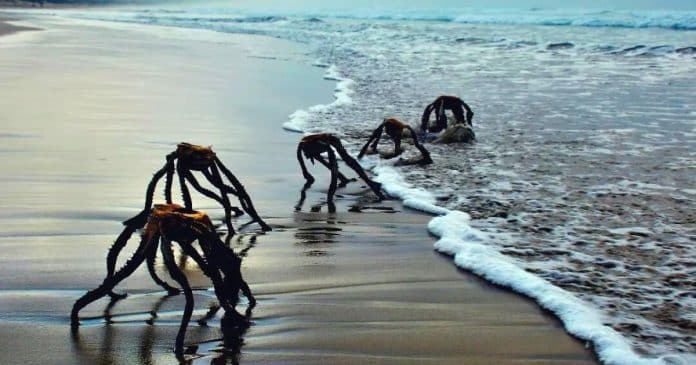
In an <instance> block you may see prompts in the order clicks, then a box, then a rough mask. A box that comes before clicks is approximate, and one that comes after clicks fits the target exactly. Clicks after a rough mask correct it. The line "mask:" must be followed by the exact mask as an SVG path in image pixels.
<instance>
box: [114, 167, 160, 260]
mask: <svg viewBox="0 0 696 365" xmlns="http://www.w3.org/2000/svg"><path fill="white" fill-rule="evenodd" d="M169 163H170V162H167V163H166V164H165V165H164V166H163V167H162V168H161V169H159V170H158V171H157V172H155V175H154V176H153V177H152V180H150V184H148V186H147V192H146V193H145V206H144V208H143V210H142V211H141V212H140V213H139V214H138V215H136V216H135V217H133V218H131V219H129V220H127V221H125V222H123V224H124V225H126V226H131V225H134V226H136V227H138V228H140V227H143V226H145V222H147V216H148V214H150V209H152V196H153V194H154V193H155V188H156V187H157V182H158V181H159V180H160V179H161V178H162V176H164V174H165V173H166V172H167V169H168V168H169ZM117 255H118V254H117Z"/></svg>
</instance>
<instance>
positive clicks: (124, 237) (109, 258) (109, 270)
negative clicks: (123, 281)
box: [106, 222, 142, 299]
mask: <svg viewBox="0 0 696 365" xmlns="http://www.w3.org/2000/svg"><path fill="white" fill-rule="evenodd" d="M135 223H138V222H134V223H132V224H130V225H127V226H126V227H125V228H123V231H122V232H121V234H120V235H119V236H118V238H116V241H114V244H113V245H112V246H111V248H109V252H108V253H107V254H106V277H107V278H108V277H111V276H113V275H114V271H116V260H117V259H118V254H119V253H120V252H121V250H122V249H123V247H125V246H126V243H128V240H129V239H130V238H131V236H132V235H133V233H135V231H137V230H138V229H140V228H142V226H137V225H136V224H135ZM126 295H127V294H126V293H123V294H117V293H114V292H113V290H109V296H110V297H111V298H114V299H123V298H125V297H126Z"/></svg>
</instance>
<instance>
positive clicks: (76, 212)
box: [0, 16, 597, 364]
mask: <svg viewBox="0 0 696 365" xmlns="http://www.w3.org/2000/svg"><path fill="white" fill-rule="evenodd" d="M12 17H13V18H14V16H12ZM0 19H1V16H0ZM0 24H2V22H1V21H0ZM22 24H31V26H33V27H36V28H40V29H42V30H40V31H31V32H29V31H27V32H19V33H14V34H9V35H5V36H3V37H2V38H0V84H2V85H3V88H2V89H0V123H1V125H2V130H0V139H2V145H3V146H2V148H0V153H2V158H0V169H2V171H4V174H3V176H2V177H0V179H2V186H3V189H2V193H0V204H1V205H2V206H1V209H0V212H2V213H0V248H2V250H3V255H2V256H1V257H0V344H2V351H0V363H2V364H26V363H42V364H134V363H139V364H169V363H174V362H176V360H175V357H174V354H173V352H172V347H173V344H174V338H175V337H176V331H177V330H178V325H179V319H180V315H181V312H182V310H183V303H184V299H183V296H174V297H169V298H165V297H164V292H163V291H162V290H161V289H160V288H159V287H157V286H156V285H155V284H154V283H153V282H152V280H151V279H150V278H149V276H148V274H147V273H146V270H145V269H143V268H141V269H139V270H138V271H137V272H136V274H134V275H133V276H132V277H130V278H128V279H127V280H125V281H124V283H123V284H121V285H119V287H118V288H117V289H118V290H121V291H126V292H128V293H130V295H129V297H127V298H126V299H124V300H122V301H119V302H117V303H116V305H115V306H113V307H112V308H110V310H109V313H108V315H105V314H104V313H103V311H104V308H105V306H106V304H107V302H106V301H105V300H100V301H98V302H96V303H94V304H92V305H90V306H89V307H87V308H86V309H85V310H83V311H82V312H81V316H82V318H83V321H82V326H80V328H79V330H78V332H77V333H76V334H73V335H71V333H70V326H69V311H70V308H71V305H72V303H73V302H74V301H75V300H76V299H77V298H78V297H79V296H80V295H81V294H82V293H84V291H85V290H87V289H91V288H93V287H95V286H96V285H97V284H99V283H100V282H101V280H102V278H103V275H104V273H105V260H104V258H105V255H106V251H107V250H108V247H110V245H111V244H112V242H113V240H114V239H115V238H116V236H117V235H118V233H119V232H120V231H121V229H122V225H121V221H123V220H125V219H127V218H129V217H131V216H133V215H134V214H135V213H137V212H138V211H139V209H141V206H142V203H143V198H144V194H145V187H146V185H147V183H148V182H149V181H150V179H151V177H152V174H153V173H154V172H155V171H157V170H158V169H159V168H161V167H162V165H163V164H164V156H165V155H166V154H168V153H169V152H171V151H172V150H174V149H175V146H176V144H177V143H178V142H182V141H186V142H191V143H196V144H201V145H212V146H213V149H214V150H215V151H216V153H217V155H218V156H219V157H220V159H221V160H222V161H223V162H224V163H225V164H226V165H227V166H228V167H229V168H230V169H231V170H232V171H233V172H234V173H235V174H236V175H237V177H238V178H239V179H240V180H241V182H242V183H243V184H244V185H245V186H246V188H247V190H248V192H249V194H250V195H251V197H252V199H253V200H254V204H255V206H256V209H257V210H258V211H259V213H260V214H261V216H262V217H263V218H264V219H265V220H266V221H267V222H268V223H269V224H270V225H271V226H272V227H273V231H271V232H266V233H264V232H261V231H260V229H259V227H258V226H257V225H253V224H252V225H249V226H247V227H245V228H244V229H242V230H241V231H240V233H239V234H238V235H236V236H235V237H233V239H232V240H231V247H232V248H233V249H234V250H235V251H236V252H245V257H244V261H243V266H242V268H243V274H244V276H245V279H246V280H247V281H248V282H249V284H250V286H251V290H252V291H253V292H254V295H255V296H256V298H257V300H258V304H257V306H256V308H255V309H254V310H253V315H252V322H253V325H252V326H251V327H250V328H249V329H248V330H246V331H244V332H242V333H230V332H226V333H225V335H224V336H223V334H222V333H221V331H220V321H219V317H218V318H217V319H214V320H212V321H210V322H209V325H208V326H205V327H204V326H199V325H197V324H196V323H195V321H192V324H191V325H190V327H189V329H188V333H187V339H186V344H187V345H196V346H198V349H197V354H196V355H195V356H192V357H191V358H190V360H191V362H192V363H194V364H199V363H201V364H202V363H235V361H237V360H239V362H240V363H274V364H277V363H282V364H327V363H332V364H354V363H362V364H428V363H431V364H464V363H466V364H594V363H597V359H596V357H595V355H594V354H593V353H592V351H591V349H590V348H588V346H586V344H585V343H583V342H582V341H579V340H576V339H574V338H573V337H571V336H570V335H568V334H567V333H566V332H565V331H564V329H563V326H562V324H561V323H560V322H559V321H558V320H557V319H556V318H554V317H553V316H552V315H551V314H549V313H547V312H544V311H543V310H542V309H540V308H539V306H538V305H537V304H535V303H534V302H532V301H530V300H528V299H525V298H523V297H521V296H519V295H517V294H514V293H511V292H510V291H508V290H505V289H502V288H499V287H496V286H494V285H492V284H488V283H486V282H484V281H482V280H480V279H478V278H476V277H474V276H473V275H470V274H467V273H466V272H463V271H461V270H458V269H457V268H456V267H455V266H453V265H452V264H451V262H450V261H451V260H450V259H449V258H448V257H447V256H443V255H441V254H439V253H437V252H435V251H433V242H434V241H435V238H434V237H432V236H431V235H430V234H429V233H428V231H427V229H426V225H427V222H428V221H429V220H430V219H431V218H432V217H431V216H430V215H427V214H423V213H418V212H416V211H413V210H410V209H408V208H405V207H404V206H403V205H402V204H401V203H400V202H399V201H398V200H388V201H384V202H376V201H374V199H373V197H372V196H371V195H370V193H369V192H368V191H367V190H366V188H365V185H364V184H362V183H361V182H354V183H351V184H350V185H349V186H348V187H347V188H345V189H340V190H339V191H338V196H337V201H336V203H337V204H336V205H337V212H336V213H328V212H327V209H326V206H322V205H321V203H322V202H324V200H325V194H326V188H327V185H328V178H327V176H328V173H327V172H326V170H324V171H322V168H321V166H319V165H316V166H311V165H310V169H311V170H312V172H313V174H315V176H317V182H316V183H315V184H314V186H313V187H312V188H311V189H310V190H309V191H308V196H307V199H306V201H305V204H304V207H303V209H302V210H301V211H299V212H296V211H295V209H294V206H295V204H296V203H297V201H298V199H299V193H300V189H301V187H302V184H303V183H304V181H303V179H302V175H301V173H300V171H299V166H298V165H297V162H296V160H295V148H296V143H297V141H298V140H299V138H300V136H301V134H297V133H291V132H288V131H286V130H283V129H282V125H283V123H284V122H285V121H286V120H287V118H288V115H290V114H291V113H292V112H293V111H295V110H297V109H299V108H303V107H307V106H309V105H315V104H329V103H331V102H332V101H333V96H332V94H333V91H334V87H335V81H327V80H323V79H322V75H323V74H324V72H325V70H324V69H322V68H317V67H311V66H309V65H310V64H311V63H312V60H311V59H308V56H307V54H308V51H307V50H306V49H305V48H303V46H302V45H300V44H297V43H294V42H289V41H285V40H280V39H275V38H270V37H264V36H258V35H240V34H223V33H215V32H211V31H206V30H193V29H182V28H167V27H156V26H140V25H132V24H116V23H106V22H97V21H88V20H65V19H62V18H54V17H50V16H44V17H36V18H31V17H30V18H28V19H25V20H24V22H23V23H22ZM5 27H6V26H3V28H2V29H7V28H5ZM30 33H31V34H30ZM20 35H21V37H20ZM17 37H20V38H17ZM342 170H344V173H347V172H348V171H349V170H348V169H347V167H345V166H343V167H342ZM351 175H352V174H351ZM161 185H162V184H161ZM161 185H160V186H161ZM175 196H178V195H175ZM156 198H157V199H159V200H160V201H161V200H163V196H162V194H161V189H160V190H159V191H158V193H156ZM312 206H316V208H314V209H313V208H312ZM194 207H195V208H197V209H201V210H204V211H207V212H208V213H209V214H210V215H211V216H212V217H213V219H214V220H216V221H217V222H219V221H220V218H221V217H222V216H223V213H222V210H221V209H220V208H219V207H218V206H216V204H214V202H211V201H210V200H207V199H205V198H204V197H201V196H198V195H194ZM312 210H319V211H314V212H313V211H312ZM246 221H248V218H247V217H246V216H242V217H240V218H239V219H238V220H237V221H235V226H236V227H239V226H241V225H242V224H243V223H244V222H246ZM133 246H134V244H133V243H131V245H130V246H129V248H131V249H132V248H133ZM126 251H127V252H128V253H130V252H132V251H129V250H128V248H127V249H126ZM126 256H127V255H126V253H124V254H122V257H123V258H124V259H125V257H126ZM121 262H123V261H121ZM160 265H161V263H160ZM160 269H162V268H160ZM185 271H186V273H187V275H188V277H189V279H190V280H191V282H192V284H193V285H194V286H195V287H196V288H197V289H200V290H197V291H196V296H195V297H196V306H195V312H194V313H195V314H196V315H202V314H204V313H205V312H206V310H207V307H208V305H209V303H210V302H211V301H213V298H214V295H213V294H212V292H211V291H209V290H207V289H208V288H209V287H210V284H209V283H208V282H207V280H205V278H204V277H203V275H202V273H201V272H200V270H199V269H198V268H197V267H196V266H195V265H192V264H188V265H187V266H186V267H185ZM243 308H244V303H242V304H241V305H240V307H239V309H240V310H243ZM155 309H156V311H157V313H158V316H157V317H154V316H153V315H152V314H151V313H150V312H151V311H153V310H155ZM148 322H149V323H148ZM232 332H233V331H232Z"/></svg>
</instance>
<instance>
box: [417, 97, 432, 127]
mask: <svg viewBox="0 0 696 365" xmlns="http://www.w3.org/2000/svg"><path fill="white" fill-rule="evenodd" d="M433 108H434V104H433V103H430V104H428V106H426V107H425V110H423V116H422V117H421V127H420V129H421V131H423V132H425V131H427V130H428V123H429V122H430V114H432V112H433Z"/></svg>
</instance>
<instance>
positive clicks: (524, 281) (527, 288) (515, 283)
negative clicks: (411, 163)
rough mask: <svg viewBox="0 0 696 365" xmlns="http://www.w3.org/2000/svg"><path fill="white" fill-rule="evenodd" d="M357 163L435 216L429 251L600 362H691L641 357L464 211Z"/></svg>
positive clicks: (377, 166)
mask: <svg viewBox="0 0 696 365" xmlns="http://www.w3.org/2000/svg"><path fill="white" fill-rule="evenodd" d="M362 164H363V165H364V166H365V167H366V168H368V169H369V168H371V170H372V172H373V173H375V174H376V176H375V181H377V182H379V183H381V184H382V188H383V189H384V190H385V191H386V192H387V193H388V194H389V195H390V196H392V197H396V198H398V199H401V200H402V201H403V204H404V206H406V207H409V208H411V209H416V210H419V211H422V212H426V213H429V214H433V215H435V218H433V219H432V220H430V222H429V223H428V231H430V233H432V234H433V235H435V236H436V237H438V238H439V240H438V241H437V242H435V244H434V248H435V250H437V251H438V252H441V253H444V254H447V255H449V256H451V257H452V258H453V260H454V263H455V265H457V266H458V267H460V268H462V269H465V270H467V271H470V272H472V273H474V274H476V275H477V276H480V277H482V278H484V279H486V280H487V281H489V282H491V283H494V284H496V285H500V286H503V287H506V288H509V289H511V290H513V291H515V292H517V293H520V294H522V295H524V296H527V297H529V298H531V299H533V300H535V301H536V302H537V303H539V305H541V306H542V307H544V308H545V309H547V310H549V311H551V312H553V313H554V314H556V316H558V318H559V319H560V320H561V321H562V322H563V325H564V326H565V329H566V330H567V331H568V332H569V333H571V334H573V335H574V336H576V337H578V338H580V339H583V340H586V341H590V342H591V343H592V344H593V346H594V349H595V351H596V353H597V355H598V356H599V358H600V359H601V360H602V362H603V363H606V364H615V365H686V364H689V363H691V361H692V360H694V357H692V356H690V355H688V354H666V355H662V356H659V357H654V358H648V357H644V356H641V355H640V354H638V353H636V352H635V351H634V350H633V349H632V348H631V345H630V343H629V342H628V341H627V340H626V338H625V337H623V336H622V335H621V334H620V333H619V332H617V331H616V330H614V329H613V328H611V327H610V326H608V325H607V324H605V323H604V322H605V321H604V315H603V314H602V313H600V312H599V311H598V310H596V309H594V307H593V306H592V304H590V303H587V302H585V301H583V300H581V299H579V298H578V297H577V296H575V295H574V294H572V293H570V292H569V291H566V290H564V289H562V288H560V287H558V286H556V285H554V284H552V283H551V282H549V281H547V280H545V279H543V278H541V277H539V276H537V275H534V274H532V273H529V272H527V271H526V270H524V269H523V268H522V267H520V266H519V265H517V264H515V263H514V262H513V261H512V260H510V258H509V257H507V256H505V255H504V254H502V253H500V252H499V251H497V250H496V249H495V248H493V247H492V246H491V245H489V244H487V243H488V242H489V241H490V240H491V239H495V237H494V236H493V235H491V234H488V233H485V232H482V231H480V230H478V229H476V228H474V227H472V226H471V224H470V222H471V217H470V216H469V214H467V213H465V212H462V211H458V210H450V209H447V208H444V207H441V206H438V205H437V204H436V199H435V197H434V196H433V194H432V193H430V192H429V191H427V190H425V189H422V188H415V187H413V186H411V185H410V184H408V183H406V182H405V181H404V179H403V177H402V176H401V175H400V174H399V172H398V171H396V170H395V169H394V168H393V167H392V166H390V164H389V162H388V161H387V162H383V161H378V160H377V159H376V158H374V157H369V158H368V159H366V161H364V162H363V163H362Z"/></svg>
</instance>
